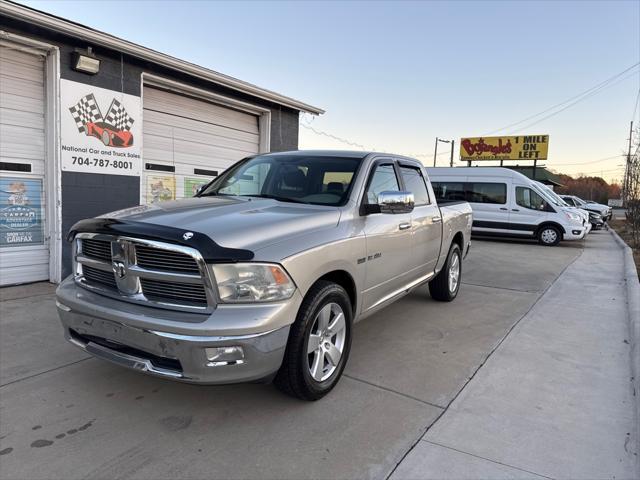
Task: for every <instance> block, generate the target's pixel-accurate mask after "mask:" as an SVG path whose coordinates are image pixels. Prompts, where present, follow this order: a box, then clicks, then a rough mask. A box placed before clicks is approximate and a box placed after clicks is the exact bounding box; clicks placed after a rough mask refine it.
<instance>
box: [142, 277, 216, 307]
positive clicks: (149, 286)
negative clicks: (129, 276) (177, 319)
mask: <svg viewBox="0 0 640 480" xmlns="http://www.w3.org/2000/svg"><path fill="white" fill-rule="evenodd" d="M140 283H141V284H142V293H144V296H145V297H147V298H150V299H153V298H158V299H166V298H169V299H172V300H179V301H189V302H193V303H199V304H205V305H206V303H207V294H206V293H205V291H204V286H203V285H195V284H188V283H173V282H163V281H159V280H147V279H144V278H141V279H140Z"/></svg>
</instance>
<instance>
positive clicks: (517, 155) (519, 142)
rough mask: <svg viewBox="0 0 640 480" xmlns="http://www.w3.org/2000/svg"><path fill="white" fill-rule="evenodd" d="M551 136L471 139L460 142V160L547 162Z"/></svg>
mask: <svg viewBox="0 0 640 480" xmlns="http://www.w3.org/2000/svg"><path fill="white" fill-rule="evenodd" d="M548 150H549V135H520V136H504V137H470V138H463V139H461V140H460V160H464V161H470V160H546V159H547V154H548Z"/></svg>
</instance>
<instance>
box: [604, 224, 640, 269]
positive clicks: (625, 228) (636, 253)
mask: <svg viewBox="0 0 640 480" xmlns="http://www.w3.org/2000/svg"><path fill="white" fill-rule="evenodd" d="M608 223H609V227H611V228H613V229H614V230H615V231H616V233H617V234H618V235H620V237H621V238H622V239H623V240H624V241H625V242H626V243H627V245H629V246H630V247H631V250H632V251H633V260H634V261H635V263H636V272H638V273H639V275H638V277H640V245H634V244H633V237H632V236H631V227H629V225H628V224H627V221H626V220H624V219H616V220H613V219H611V220H610V221H609V222H608Z"/></svg>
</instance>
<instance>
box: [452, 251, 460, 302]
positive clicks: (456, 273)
mask: <svg viewBox="0 0 640 480" xmlns="http://www.w3.org/2000/svg"><path fill="white" fill-rule="evenodd" d="M459 281H460V257H459V256H458V254H454V255H453V257H451V265H449V291H450V292H452V293H453V292H455V291H456V289H457V288H458V282H459Z"/></svg>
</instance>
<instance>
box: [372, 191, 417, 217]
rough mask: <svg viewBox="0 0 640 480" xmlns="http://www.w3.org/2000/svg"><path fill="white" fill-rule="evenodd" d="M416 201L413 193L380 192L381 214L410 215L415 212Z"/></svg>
mask: <svg viewBox="0 0 640 480" xmlns="http://www.w3.org/2000/svg"><path fill="white" fill-rule="evenodd" d="M414 205H415V200H414V198H413V193H411V192H380V193H379V194H378V206H379V207H380V213H409V212H412V211H413V207H414Z"/></svg>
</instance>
